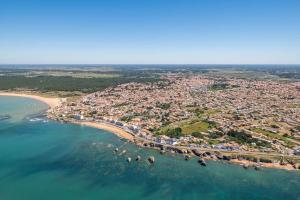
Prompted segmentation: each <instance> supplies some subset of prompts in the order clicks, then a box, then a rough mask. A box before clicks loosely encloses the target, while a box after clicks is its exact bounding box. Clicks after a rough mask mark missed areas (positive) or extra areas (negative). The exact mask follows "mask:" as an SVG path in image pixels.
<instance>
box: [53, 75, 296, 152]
mask: <svg viewBox="0 0 300 200" xmlns="http://www.w3.org/2000/svg"><path fill="white" fill-rule="evenodd" d="M161 78H162V79H161V81H158V82H154V83H135V82H131V83H126V84H120V85H118V86H116V87H110V88H107V89H105V90H103V91H99V92H95V93H92V94H88V95H86V96H84V97H83V98H80V99H79V100H76V101H66V102H65V103H63V104H62V105H61V106H59V107H57V108H56V109H55V110H53V111H52V112H51V113H50V114H49V115H50V117H51V118H53V119H57V120H60V121H92V122H101V123H107V124H111V125H114V126H117V127H119V128H122V129H124V130H125V131H127V132H129V133H131V134H132V135H133V136H134V137H135V138H136V139H142V140H143V141H148V142H149V141H150V142H153V143H156V144H161V145H170V146H174V147H188V148H203V149H211V150H222V151H237V152H268V153H278V154H280V155H299V154H300V82H282V81H281V82H279V81H274V80H264V81H262V80H252V79H239V78H231V77H227V76H225V75H224V76H223V77H220V76H217V77H215V76H210V75H209V74H193V73H165V74H162V75H161Z"/></svg>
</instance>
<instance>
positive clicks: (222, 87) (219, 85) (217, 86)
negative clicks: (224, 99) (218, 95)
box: [210, 83, 229, 91]
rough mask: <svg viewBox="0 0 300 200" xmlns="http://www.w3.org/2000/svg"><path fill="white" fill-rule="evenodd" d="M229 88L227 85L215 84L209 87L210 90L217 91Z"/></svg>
mask: <svg viewBox="0 0 300 200" xmlns="http://www.w3.org/2000/svg"><path fill="white" fill-rule="evenodd" d="M228 87H229V84H228V83H215V84H213V85H212V86H211V87H210V90H212V91H217V90H224V89H227V88H228Z"/></svg>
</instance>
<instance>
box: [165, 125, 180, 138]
mask: <svg viewBox="0 0 300 200" xmlns="http://www.w3.org/2000/svg"><path fill="white" fill-rule="evenodd" d="M166 135H167V136H169V137H171V138H179V137H181V136H183V133H182V129H181V128H180V127H177V128H174V129H168V130H167V132H166Z"/></svg>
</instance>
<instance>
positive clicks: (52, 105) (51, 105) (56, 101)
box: [0, 91, 61, 109]
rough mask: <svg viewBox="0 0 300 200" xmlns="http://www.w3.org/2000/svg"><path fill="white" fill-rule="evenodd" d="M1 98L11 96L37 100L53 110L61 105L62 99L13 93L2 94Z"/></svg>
mask: <svg viewBox="0 0 300 200" xmlns="http://www.w3.org/2000/svg"><path fill="white" fill-rule="evenodd" d="M0 96H11V97H25V98H30V99H35V100H38V101H41V102H43V103H46V104H47V105H48V106H49V108H50V109H53V108H55V107H57V106H59V105H60V104H61V99H60V98H50V97H42V96H38V95H34V94H24V93H13V92H3V91H1V92H0Z"/></svg>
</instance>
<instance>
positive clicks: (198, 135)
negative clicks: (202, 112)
mask: <svg viewBox="0 0 300 200" xmlns="http://www.w3.org/2000/svg"><path fill="white" fill-rule="evenodd" d="M192 136H193V137H196V138H203V137H204V136H203V135H202V134H201V133H200V132H197V131H196V132H193V133H192Z"/></svg>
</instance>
